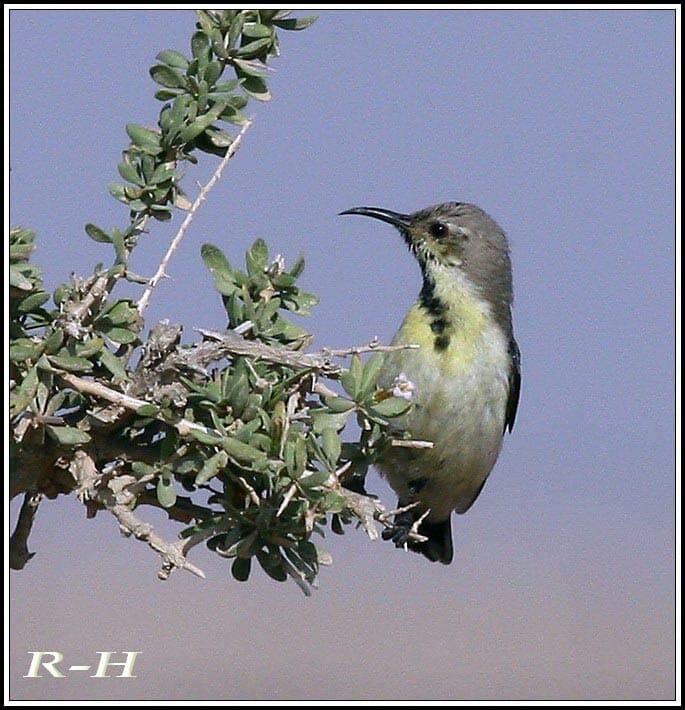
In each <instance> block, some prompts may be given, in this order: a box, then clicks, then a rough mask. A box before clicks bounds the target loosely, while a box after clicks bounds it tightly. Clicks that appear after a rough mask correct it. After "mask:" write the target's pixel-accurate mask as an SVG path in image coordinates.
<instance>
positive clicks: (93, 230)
mask: <svg viewBox="0 0 685 710" xmlns="http://www.w3.org/2000/svg"><path fill="white" fill-rule="evenodd" d="M86 234H87V235H88V236H89V237H90V238H91V239H92V240H93V241H95V242H103V243H105V244H111V242H112V237H110V236H109V234H107V232H105V230H104V229H100V227H98V226H97V225H95V224H91V223H90V222H89V223H88V224H87V225H86Z"/></svg>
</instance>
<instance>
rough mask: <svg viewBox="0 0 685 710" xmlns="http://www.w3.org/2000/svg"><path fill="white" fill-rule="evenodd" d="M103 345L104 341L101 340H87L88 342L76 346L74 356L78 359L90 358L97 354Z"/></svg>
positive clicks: (95, 338)
mask: <svg viewBox="0 0 685 710" xmlns="http://www.w3.org/2000/svg"><path fill="white" fill-rule="evenodd" d="M104 345H105V341H104V340H103V339H102V338H97V337H94V338H88V340H84V341H83V342H81V343H77V344H76V355H78V357H86V358H91V357H92V356H93V355H96V354H97V353H99V352H100V351H101V350H102V348H103V347H104Z"/></svg>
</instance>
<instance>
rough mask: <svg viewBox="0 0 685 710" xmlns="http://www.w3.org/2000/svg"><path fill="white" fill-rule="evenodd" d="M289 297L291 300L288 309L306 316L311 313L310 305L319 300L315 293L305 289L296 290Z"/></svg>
mask: <svg viewBox="0 0 685 710" xmlns="http://www.w3.org/2000/svg"><path fill="white" fill-rule="evenodd" d="M290 298H291V300H292V302H293V305H292V307H291V308H290V310H291V311H292V312H293V313H297V314H298V315H301V316H308V315H309V314H310V313H311V310H312V307H313V306H315V305H316V304H317V303H318V302H319V297H318V296H317V295H316V294H314V293H309V292H307V291H298V292H297V293H296V294H294V295H293V296H291V297H290Z"/></svg>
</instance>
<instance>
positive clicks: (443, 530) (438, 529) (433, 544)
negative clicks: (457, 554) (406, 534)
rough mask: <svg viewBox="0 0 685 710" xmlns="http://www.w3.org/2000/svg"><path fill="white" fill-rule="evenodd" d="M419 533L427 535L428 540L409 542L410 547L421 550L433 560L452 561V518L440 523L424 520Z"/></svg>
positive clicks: (415, 550)
mask: <svg viewBox="0 0 685 710" xmlns="http://www.w3.org/2000/svg"><path fill="white" fill-rule="evenodd" d="M419 534H421V535H425V536H426V537H427V538H428V540H426V542H409V549H410V550H413V551H414V552H420V553H421V554H422V555H424V556H425V557H427V558H428V559H429V560H430V561H431V562H442V563H443V564H444V565H448V564H449V563H450V562H451V561H452V555H453V551H452V522H451V519H450V518H447V520H442V521H440V522H439V523H429V522H428V521H427V520H424V521H423V522H422V523H421V525H420V526H419Z"/></svg>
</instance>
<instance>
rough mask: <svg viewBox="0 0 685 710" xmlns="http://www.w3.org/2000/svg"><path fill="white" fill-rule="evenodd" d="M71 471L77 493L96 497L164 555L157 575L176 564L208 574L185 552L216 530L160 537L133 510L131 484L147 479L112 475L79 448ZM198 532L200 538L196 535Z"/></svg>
mask: <svg viewBox="0 0 685 710" xmlns="http://www.w3.org/2000/svg"><path fill="white" fill-rule="evenodd" d="M69 471H70V472H71V474H72V476H73V477H74V480H76V482H77V483H78V495H79V497H80V498H81V499H82V500H83V501H86V500H92V501H96V502H97V503H99V504H100V505H102V506H103V507H104V508H105V509H106V510H108V511H109V512H110V513H111V514H112V515H113V516H114V517H115V518H116V519H117V520H118V522H119V528H120V529H121V531H122V533H123V534H124V535H126V536H129V535H133V536H134V537H135V538H136V539H138V540H143V541H144V542H147V544H148V545H149V546H150V547H151V548H152V549H153V550H154V551H155V552H157V553H158V554H159V555H160V557H161V558H162V568H161V569H160V571H159V573H158V576H159V578H160V579H168V577H169V575H170V574H171V572H173V570H174V569H175V568H178V569H185V570H187V571H188V572H192V573H193V574H194V575H196V576H198V577H201V578H203V579H204V577H205V574H204V572H203V571H202V570H201V569H200V568H199V567H196V566H195V565H194V564H192V563H191V562H188V560H187V559H186V552H187V551H188V550H189V549H190V548H191V547H193V546H194V545H196V544H197V543H198V542H200V541H201V539H204V537H206V536H209V535H211V534H213V532H207V531H202V532H201V533H196V534H195V535H191V536H190V537H187V538H184V539H182V540H177V541H176V542H168V541H166V540H164V539H163V538H161V537H160V536H159V535H158V534H157V533H156V532H155V531H154V528H153V527H152V525H150V524H149V523H146V522H144V521H142V520H140V519H139V518H138V517H137V516H136V514H135V513H134V512H133V511H132V510H131V506H132V505H133V503H134V502H135V498H136V496H135V493H134V492H133V491H132V490H131V489H132V488H134V487H136V486H138V487H139V486H140V485H145V484H146V483H147V479H144V478H135V477H133V476H115V477H113V476H111V475H110V474H105V473H101V472H99V471H98V470H97V468H96V466H95V463H94V461H93V459H92V458H91V457H90V456H88V454H86V453H85V452H83V451H76V452H75V454H74V458H73V459H72V461H71V463H70V464H69ZM198 536H199V538H200V539H197V538H198Z"/></svg>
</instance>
